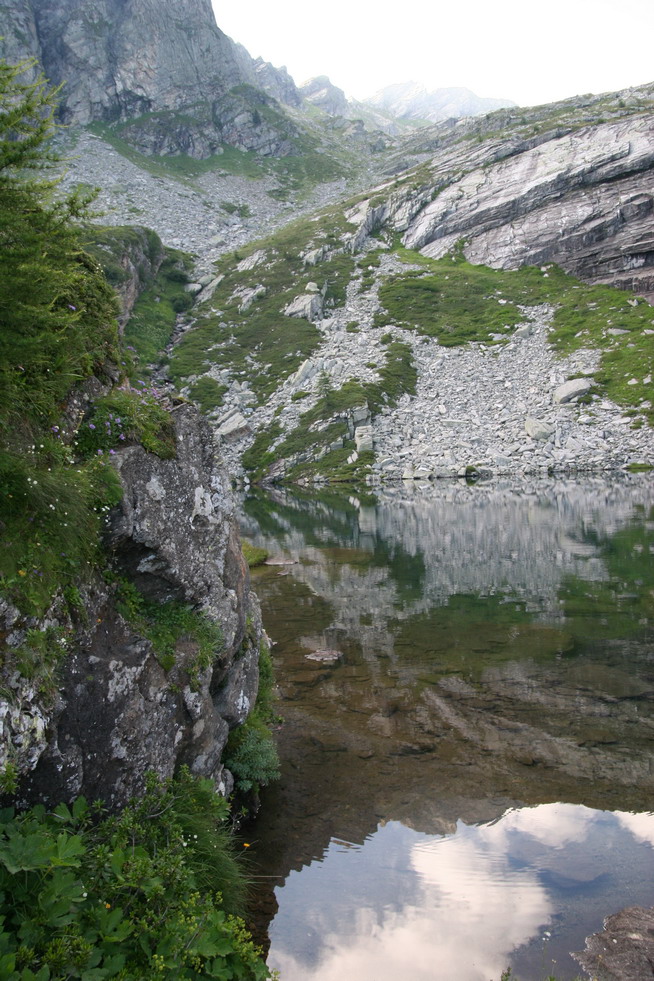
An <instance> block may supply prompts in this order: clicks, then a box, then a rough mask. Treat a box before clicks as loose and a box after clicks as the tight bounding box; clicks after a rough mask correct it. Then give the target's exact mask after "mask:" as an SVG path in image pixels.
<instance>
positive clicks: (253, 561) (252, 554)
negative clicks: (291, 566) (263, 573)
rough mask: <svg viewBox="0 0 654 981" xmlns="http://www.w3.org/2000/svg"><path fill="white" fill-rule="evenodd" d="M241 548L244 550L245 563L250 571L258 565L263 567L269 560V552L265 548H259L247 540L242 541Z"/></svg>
mask: <svg viewBox="0 0 654 981" xmlns="http://www.w3.org/2000/svg"><path fill="white" fill-rule="evenodd" d="M241 548H242V549H243V555H244V556H245V561H246V562H247V564H248V567H249V568H250V569H254V568H256V566H258V565H263V563H264V562H265V561H266V559H267V558H268V552H267V550H266V549H265V548H257V546H256V545H253V544H252V543H251V542H248V541H246V540H245V539H243V540H242V541H241Z"/></svg>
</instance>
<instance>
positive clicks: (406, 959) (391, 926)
mask: <svg viewBox="0 0 654 981" xmlns="http://www.w3.org/2000/svg"><path fill="white" fill-rule="evenodd" d="M608 830H610V831H611V834H616V833H622V834H624V832H627V833H628V837H629V838H630V839H631V836H632V835H633V836H634V837H635V838H636V839H637V840H639V841H644V842H650V843H652V844H654V815H652V814H626V813H617V814H615V815H612V814H610V813H608V812H603V811H594V810H592V809H590V808H587V807H583V806H574V805H569V804H547V805H540V806H537V807H531V808H523V809H519V810H518V809H517V810H512V811H509V812H507V814H505V815H504V817H503V818H501V819H500V820H499V821H497V822H495V823H493V824H488V825H482V826H480V827H474V826H472V827H469V826H467V825H464V824H462V823H459V825H458V827H457V831H456V833H455V834H454V835H451V836H447V837H429V836H426V835H422V834H417V833H416V832H414V831H411V830H410V829H408V828H405V827H404V826H402V825H400V824H398V823H396V822H390V823H389V824H388V825H386V826H384V827H381V828H379V829H378V831H377V832H376V833H375V834H374V835H373V836H372V837H371V838H370V839H368V840H367V841H366V843H365V844H364V846H363V847H362V848H360V849H357V850H356V851H351V852H350V853H349V854H348V855H346V854H345V853H344V852H343V853H342V854H340V855H339V854H336V851H335V846H334V844H332V846H330V848H329V850H328V852H327V855H326V856H325V860H324V862H323V863H314V864H313V865H312V866H311V867H310V868H309V869H305V870H303V871H302V872H301V873H299V874H298V873H291V875H290V876H289V879H288V880H287V883H286V885H285V887H284V888H283V889H282V890H280V891H279V892H278V901H279V904H280V914H278V916H279V917H280V918H281V919H280V921H279V922H278V919H276V920H275V921H274V922H273V924H272V928H271V939H272V948H271V957H270V961H269V963H270V965H271V966H272V967H276V968H278V969H279V970H280V971H281V976H282V978H283V981H345V979H348V981H349V979H357V981H397V978H411V981H433V979H434V978H435V977H437V978H438V979H439V981H489V979H490V978H495V979H498V978H499V977H500V974H501V972H502V970H503V969H504V968H505V967H506V965H507V964H508V963H509V962H510V960H511V955H512V953H513V952H514V951H515V950H516V949H517V948H519V947H521V946H522V945H525V944H529V943H530V942H531V941H533V940H535V939H537V938H538V936H539V933H540V931H542V930H543V929H544V928H546V927H547V925H548V924H549V923H550V922H551V921H552V919H553V918H554V916H555V914H556V900H555V897H554V895H553V894H552V893H551V890H550V887H549V886H548V884H547V883H548V881H549V880H548V874H549V873H552V872H553V873H555V874H557V870H558V873H563V872H564V873H565V875H567V876H568V877H569V879H568V881H570V882H578V883H579V884H580V885H581V886H583V884H584V883H585V882H587V881H589V879H590V878H595V877H598V876H600V875H601V873H602V872H605V871H606V869H607V868H610V866H611V863H612V862H614V861H615V859H616V854H615V853H614V852H613V849H612V848H611V847H609V849H608V851H609V852H610V853H612V854H607V855H606V856H605V861H603V860H599V861H598V851H597V847H598V841H602V840H603V838H604V836H605V835H606V833H607V831H608ZM347 862H350V863H354V864H355V866H356V867H354V868H353V867H352V866H350V867H349V869H348V870H347V871H346V868H345V864H346V863H347ZM330 863H331V868H330ZM339 865H340V868H339ZM302 880H303V881H302ZM300 938H302V939H300ZM303 945H304V950H302V946H303Z"/></svg>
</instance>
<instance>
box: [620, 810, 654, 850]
mask: <svg viewBox="0 0 654 981" xmlns="http://www.w3.org/2000/svg"><path fill="white" fill-rule="evenodd" d="M615 816H616V818H617V819H618V821H619V822H620V824H621V825H622V826H623V827H624V828H626V829H627V831H631V833H632V835H633V836H634V838H636V839H637V840H638V841H644V842H645V843H646V844H648V845H651V846H652V847H653V848H654V814H630V813H629V812H628V811H616V812H615Z"/></svg>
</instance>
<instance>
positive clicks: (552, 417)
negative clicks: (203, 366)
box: [215, 255, 654, 483]
mask: <svg viewBox="0 0 654 981" xmlns="http://www.w3.org/2000/svg"><path fill="white" fill-rule="evenodd" d="M406 268H407V266H406V265H405V264H401V263H399V262H398V260H397V259H395V258H394V257H393V256H390V255H388V256H384V257H383V259H382V262H381V265H380V268H379V273H380V274H381V275H387V274H389V273H392V272H397V271H399V270H400V269H402V270H406ZM377 286H378V282H377ZM378 310H379V301H378V298H377V287H375V288H373V289H372V290H367V291H366V292H361V291H360V280H354V281H353V282H352V283H350V285H349V287H348V291H347V302H346V304H345V305H344V306H343V307H342V308H340V309H338V310H337V311H336V312H335V314H334V315H333V316H332V317H329V318H328V319H323V320H317V321H316V324H317V326H318V328H319V329H320V331H321V333H322V335H323V341H322V344H321V346H320V347H319V349H318V350H317V351H316V352H315V353H314V355H313V356H312V357H311V359H310V360H307V361H305V362H304V364H303V365H301V366H300V368H299V369H298V371H297V372H296V373H295V374H294V375H292V376H291V377H290V378H288V379H287V380H286V381H285V382H284V384H283V385H281V386H280V388H279V389H278V390H277V392H275V393H274V395H273V396H272V397H271V398H270V399H269V400H268V402H267V403H266V404H265V405H262V406H257V407H256V408H253V407H252V404H251V403H252V400H253V393H252V392H251V391H250V389H249V385H248V383H247V381H236V382H232V384H231V387H230V389H229V391H228V392H227V394H226V396H225V406H224V407H222V408H221V409H220V410H217V411H216V412H215V423H216V425H217V426H218V428H219V431H220V429H222V430H223V432H224V435H226V436H227V439H226V440H225V441H224V443H223V447H224V449H223V452H224V455H225V458H226V461H227V463H228V467H229V469H230V472H232V473H233V474H235V475H239V474H241V466H240V458H241V455H242V453H243V452H244V450H245V449H247V448H248V446H250V445H251V443H252V440H253V434H255V433H256V432H259V431H260V430H261V429H264V428H265V427H267V426H269V425H270V424H271V422H272V420H273V419H274V418H275V419H276V420H277V421H278V422H279V423H280V424H281V425H282V428H283V431H284V433H288V432H290V431H291V430H293V429H294V428H295V427H296V426H297V425H298V424H299V421H300V415H301V413H302V412H304V411H306V410H307V409H308V408H309V407H310V406H311V405H312V404H314V403H315V402H316V401H317V399H318V397H319V394H318V391H319V386H320V385H321V384H324V379H325V376H326V377H327V378H328V379H329V382H330V383H331V384H332V385H333V386H334V387H339V386H340V385H342V384H343V383H344V382H345V381H347V380H348V379H351V378H355V379H357V380H359V381H361V382H364V383H365V382H369V381H374V380H375V379H376V378H377V373H376V371H375V369H374V368H373V367H371V364H374V363H375V362H377V363H383V359H384V353H383V347H382V346H381V343H380V339H381V337H382V335H383V334H384V333H391V334H392V335H393V338H394V339H395V340H401V341H403V342H404V343H406V344H409V345H410V346H411V349H412V353H413V358H414V362H415V365H416V368H417V371H418V381H417V390H416V394H415V396H410V395H408V394H405V395H403V396H402V397H401V398H400V401H399V404H398V405H397V406H394V407H392V408H387V409H384V410H383V411H382V412H381V413H380V414H379V415H377V416H375V417H373V418H371V417H370V414H369V413H366V412H365V411H364V412H362V411H361V410H354V413H353V414H352V425H353V429H354V438H355V442H356V445H357V448H358V451H359V452H360V451H361V450H362V449H373V450H374V452H375V462H374V464H373V466H372V472H371V475H370V478H369V480H370V482H372V483H378V482H388V481H398V480H430V479H438V478H442V477H446V478H450V477H465V476H467V475H470V474H471V473H472V472H477V473H479V474H481V475H483V474H491V473H492V474H494V475H501V476H508V475H513V476H515V475H537V474H548V473H549V474H552V473H558V474H574V473H603V472H608V471H616V470H622V469H625V468H629V467H638V466H654V432H653V431H652V430H651V429H650V428H647V427H642V428H633V426H632V418H631V417H630V416H629V415H628V414H626V413H625V412H624V410H623V409H622V408H621V407H620V406H618V405H617V404H615V403H614V402H612V401H610V400H609V399H606V398H600V397H593V396H591V397H590V400H589V401H587V402H586V399H587V398H588V393H589V392H592V382H593V372H594V371H595V370H596V369H597V367H598V362H599V352H597V351H595V350H589V349H581V350H579V351H576V352H575V353H574V354H572V355H570V356H568V357H565V358H561V357H558V356H557V355H556V353H555V352H554V350H553V349H552V348H551V346H550V345H549V343H548V334H549V331H550V327H551V320H552V316H553V314H554V308H553V307H551V306H547V305H541V306H537V307H523V308H522V311H523V313H524V321H523V322H522V323H520V324H518V325H517V326H516V327H515V328H512V329H511V333H510V335H509V336H510V339H509V340H508V342H506V343H500V344H496V345H489V344H480V343H472V344H468V345H466V346H465V347H455V348H446V347H442V346H440V345H439V344H438V341H437V340H435V339H431V338H427V337H424V336H422V335H420V334H418V333H417V332H415V331H411V330H404V329H401V328H399V327H397V326H395V325H393V324H390V323H389V324H388V325H387V326H385V327H384V328H383V329H380V328H379V327H374V326H373V319H374V316H375V314H376V313H377V312H378ZM653 322H654V321H653ZM352 323H356V325H357V330H356V332H349V331H348V329H347V327H348V325H351V324H352ZM652 333H653V334H654V330H653V331H652ZM216 370H217V369H216ZM573 376H581V377H579V378H578V379H577V380H576V381H574V382H570V381H569V380H570V379H571V378H573ZM217 377H219V375H217ZM223 380H224V379H223ZM650 381H651V379H650ZM564 386H567V387H564ZM301 391H303V392H307V393H308V397H307V398H304V399H302V401H301V405H300V404H298V401H297V400H294V396H297V393H298V392H301ZM280 439H281V437H280ZM351 459H352V460H355V459H356V453H355V454H353V456H352V457H351Z"/></svg>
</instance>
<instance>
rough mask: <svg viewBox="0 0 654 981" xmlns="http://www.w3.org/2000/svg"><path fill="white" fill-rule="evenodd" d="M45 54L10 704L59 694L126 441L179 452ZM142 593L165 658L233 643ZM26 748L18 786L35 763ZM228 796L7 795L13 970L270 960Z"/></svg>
mask: <svg viewBox="0 0 654 981" xmlns="http://www.w3.org/2000/svg"><path fill="white" fill-rule="evenodd" d="M26 67H27V66H18V67H11V66H8V65H6V64H4V63H0V309H1V310H2V314H1V320H2V331H1V332H0V391H1V394H0V483H1V487H2V490H1V498H0V532H1V533H2V538H3V549H2V560H1V564H0V603H1V604H2V607H3V613H6V612H7V611H10V617H11V623H13V625H14V626H13V632H14V633H15V634H16V636H18V634H20V635H21V636H24V642H23V643H22V644H21V645H20V646H18V647H17V646H16V645H15V643H12V642H11V638H10V637H5V635H4V633H3V638H2V640H3V644H2V648H3V649H2V672H3V688H2V690H1V695H2V702H3V711H5V710H6V714H5V716H3V718H8V715H7V713H9V714H10V713H11V712H13V711H14V709H15V710H16V712H19V709H18V708H17V707H16V706H13V704H12V698H14V695H13V689H12V690H11V691H10V690H9V688H7V689H6V690H5V688H4V684H5V682H7V684H8V685H10V684H11V685H13V684H14V682H15V679H16V678H21V679H23V681H24V682H25V683H26V684H28V685H29V686H31V687H30V691H31V692H32V694H31V696H30V697H31V698H33V699H34V706H36V705H37V704H38V705H40V706H43V705H45V706H47V705H48V704H49V705H52V703H53V702H54V701H55V699H56V694H57V685H58V673H59V671H60V668H61V666H62V663H63V660H64V659H65V658H66V656H67V650H68V644H69V638H68V637H67V636H65V635H64V633H65V631H64V628H63V627H60V626H59V623H68V624H69V625H70V623H71V615H74V618H75V619H76V620H77V621H79V622H80V623H81V624H82V625H83V624H84V623H85V618H86V617H87V613H86V610H85V608H84V600H83V595H82V594H83V591H84V589H85V584H86V585H88V583H89V581H90V579H91V578H92V577H93V575H94V574H96V577H97V572H98V571H99V570H100V569H101V568H103V567H104V566H105V565H106V555H105V554H104V552H103V550H102V545H101V536H102V530H103V527H104V522H105V518H106V515H107V513H108V511H109V509H110V508H111V507H112V505H115V504H117V503H118V502H119V501H120V499H121V497H122V489H121V484H120V481H119V478H118V475H117V474H116V472H115V470H114V468H113V467H112V466H111V464H110V462H109V461H110V458H111V456H112V454H114V453H116V452H117V449H118V448H119V447H121V446H124V445H126V444H129V443H134V444H139V445H141V446H143V447H145V448H146V449H147V450H149V451H150V452H151V453H155V454H157V455H159V456H161V457H163V458H170V457H171V456H173V455H174V453H175V447H174V441H173V439H172V427H171V421H170V416H169V413H168V412H166V411H165V409H164V407H163V405H162V404H161V400H160V399H159V398H158V397H157V393H156V392H155V391H154V390H153V389H148V388H147V386H146V385H145V383H143V382H142V383H141V384H140V385H136V386H135V387H134V388H132V387H131V386H130V384H129V381H128V378H127V372H128V369H129V363H128V362H129V355H128V354H127V352H126V350H125V349H124V347H123V343H122V341H121V339H120V338H119V333H118V326H117V322H116V314H117V305H116V300H115V296H114V293H113V290H112V289H111V287H110V286H109V284H108V283H107V280H106V278H105V276H104V275H103V273H102V271H101V269H100V267H99V265H98V264H97V262H96V261H95V260H94V259H93V258H91V256H90V255H89V254H88V252H87V251H86V250H85V248H84V245H83V230H82V227H81V225H80V223H79V221H78V219H81V218H84V216H85V215H86V213H87V210H86V209H87V207H88V204H89V201H90V198H89V196H88V195H84V194H81V193H78V192H75V193H73V194H70V195H68V196H63V195H61V194H60V193H59V191H58V188H57V183H56V181H53V180H51V179H50V178H49V176H48V175H47V168H48V165H49V164H50V163H51V162H52V160H53V158H52V157H51V156H50V154H49V151H48V149H47V138H48V136H49V135H50V134H51V132H52V130H53V122H52V110H53V106H54V99H55V93H52V92H49V91H48V90H47V88H46V86H45V83H44V82H43V81H42V80H39V81H37V82H36V83H34V84H28V83H26V82H24V81H23V80H22V75H23V72H24V71H25V68H26ZM173 278H175V277H173ZM178 278H179V277H178ZM109 588H110V589H111V588H113V589H114V591H116V590H118V589H119V587H118V586H116V585H114V586H113V587H111V586H110V587H109ZM123 593H124V594H125V593H128V594H129V598H130V599H131V603H132V606H134V605H136V606H138V611H137V613H138V617H140V620H141V621H142V626H143V635H144V637H145V638H146V639H147V640H148V641H149V642H150V643H151V644H152V645H153V647H154V648H155V649H156V651H157V652H158V654H159V656H160V658H161V659H162V660H163V661H164V662H166V659H167V658H169V657H170V650H171V647H174V645H175V642H176V640H177V639H179V635H180V632H181V633H183V634H184V635H185V636H186V635H192V638H191V639H193V640H194V641H197V645H196V646H197V647H198V654H197V658H196V661H195V662H194V663H195V671H196V674H197V673H198V672H200V671H202V670H203V669H204V668H205V667H206V662H207V661H208V660H212V659H213V658H214V656H215V653H216V651H217V650H218V649H219V647H220V638H219V636H218V632H217V627H216V625H215V624H213V623H209V621H208V620H207V619H206V618H204V619H203V618H202V617H200V616H199V615H198V614H195V615H194V616H192V617H191V619H192V623H190V621H189V616H190V614H191V613H192V611H189V610H188V609H187V608H186V607H185V606H184V605H183V604H180V603H173V604H170V603H169V604H148V603H146V601H145V600H143V599H142V598H140V597H138V596H137V595H136V594H135V593H134V591H133V589H131V588H130V587H128V586H125V587H124V588H123ZM53 602H55V603H56V610H54V608H53V605H52V604H53ZM155 606H156V609H155V608H154V607H155ZM66 611H68V612H66ZM46 613H49V619H48V621H47V622H46V623H44V621H43V617H44V615H45V614H46ZM8 622H9V621H8ZM98 622H100V621H98ZM189 624H190V625H189ZM194 631H195V633H194ZM196 634H197V637H196ZM191 673H192V672H191ZM8 678H11V679H13V680H11V681H7V679H8ZM191 682H192V678H191ZM34 706H32V705H31V704H30V710H31V709H32V708H34ZM20 711H22V709H20ZM28 714H29V713H28ZM9 749H10V750H11V747H9ZM6 753H7V747H6V745H3V762H4V766H3V769H2V773H1V774H0V778H1V779H0V791H1V792H2V793H3V795H4V799H5V800H7V798H8V797H11V795H12V793H13V792H14V791H15V790H16V789H17V786H18V778H19V776H20V772H19V768H18V766H17V765H16V764H15V762H14V761H13V759H12V758H11V754H10V753H9V756H7V755H6ZM108 796H109V795H108ZM228 815H229V805H228V804H227V802H226V801H225V800H224V799H223V798H222V797H219V796H218V795H217V794H216V792H215V790H214V789H213V784H212V783H211V782H209V781H201V780H197V779H196V778H195V777H192V776H190V775H189V773H188V772H186V771H182V772H181V773H180V774H178V776H177V778H176V779H175V780H174V781H173V780H168V781H161V780H159V779H157V778H155V777H151V778H150V779H149V780H148V782H147V787H146V792H145V794H144V796H142V797H140V798H139V799H134V800H132V801H131V802H130V804H129V805H128V806H127V807H126V808H125V809H124V810H123V811H122V812H121V813H120V814H118V815H108V814H107V813H106V812H105V811H103V809H102V807H101V805H93V806H89V805H88V804H87V803H86V802H85V801H84V800H83V798H78V799H77V800H76V801H75V803H73V804H71V805H70V806H67V805H65V804H60V805H59V806H57V807H56V808H54V810H53V811H46V809H45V808H44V807H42V806H37V807H36V808H33V809H32V810H30V811H26V812H23V813H18V814H16V813H15V812H14V810H13V809H11V808H6V809H4V810H2V811H0V897H1V899H2V902H1V903H0V975H1V976H2V977H3V978H7V979H9V981H59V979H61V981H63V979H64V978H86V979H87V981H90V979H95V981H103V979H110V978H116V979H120V981H128V979H137V978H139V979H140V978H143V977H146V976H147V977H161V978H166V979H177V978H179V979H182V978H191V977H194V978H195V977H207V978H220V979H224V981H230V979H244V981H247V979H254V981H256V979H263V978H265V977H268V971H267V969H266V967H265V965H264V963H263V961H262V959H261V957H260V953H259V951H258V950H257V949H256V948H255V947H254V945H253V943H252V941H251V938H250V936H249V934H248V932H247V930H246V928H245V924H244V922H243V920H242V919H241V918H240V915H239V914H242V913H243V911H244V902H245V893H246V881H247V880H246V878H245V877H244V875H243V870H242V868H241V865H240V863H239V862H237V861H236V853H235V847H236V846H235V843H234V840H233V837H232V835H231V832H230V831H229V827H228V823H227V819H228Z"/></svg>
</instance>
